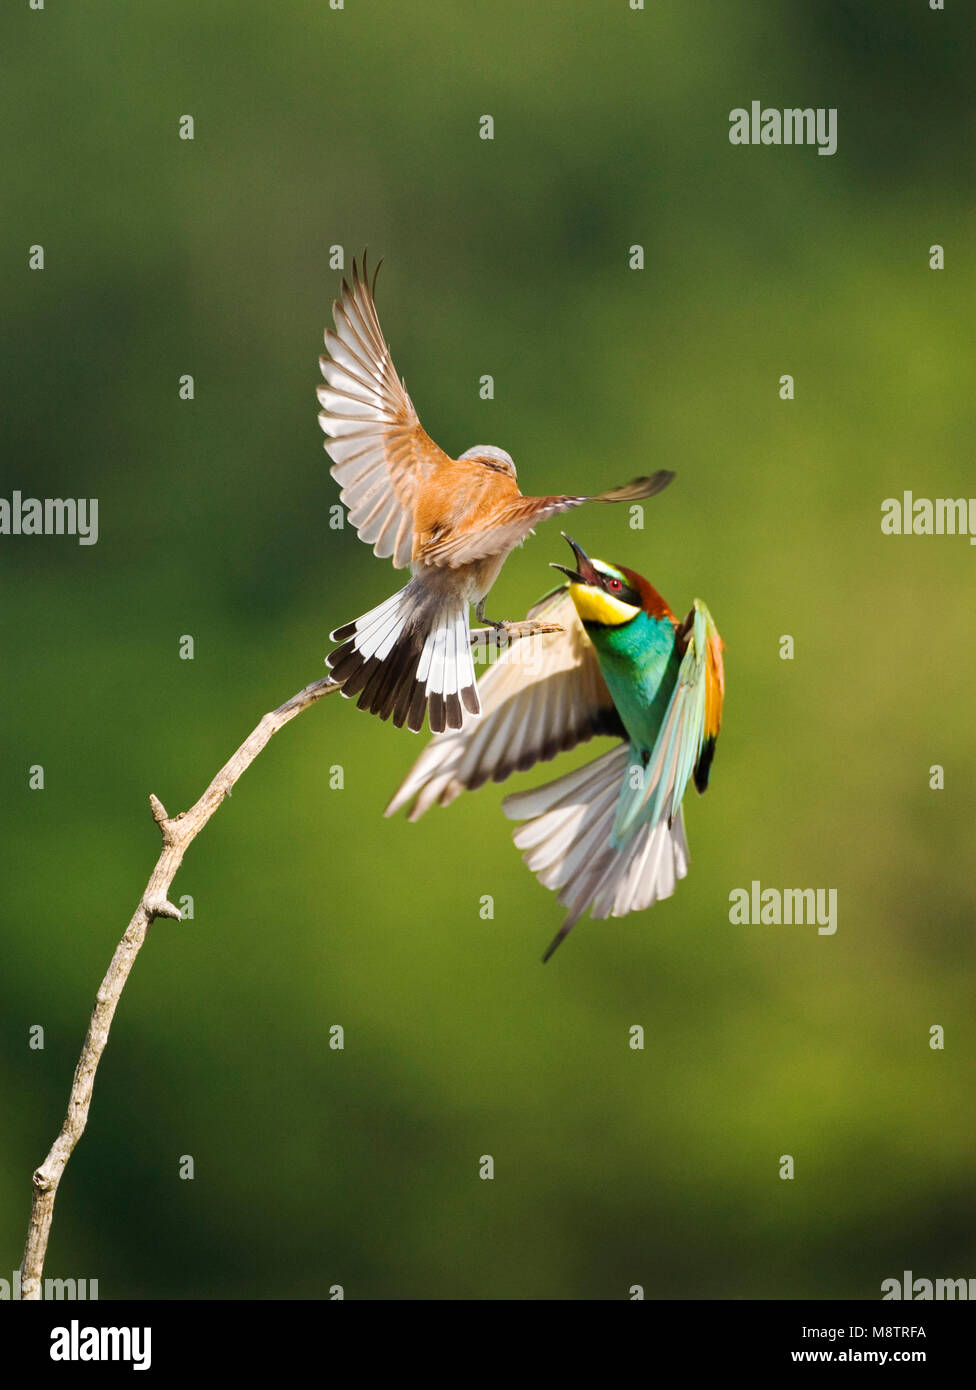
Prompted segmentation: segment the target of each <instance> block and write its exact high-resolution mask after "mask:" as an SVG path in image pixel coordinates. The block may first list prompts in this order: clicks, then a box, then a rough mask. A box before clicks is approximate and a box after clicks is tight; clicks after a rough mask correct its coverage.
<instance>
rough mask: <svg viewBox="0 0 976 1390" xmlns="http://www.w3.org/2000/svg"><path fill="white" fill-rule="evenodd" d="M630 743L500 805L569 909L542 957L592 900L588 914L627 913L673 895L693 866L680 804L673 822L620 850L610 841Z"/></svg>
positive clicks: (636, 835)
mask: <svg viewBox="0 0 976 1390" xmlns="http://www.w3.org/2000/svg"><path fill="white" fill-rule="evenodd" d="M631 756H632V755H631V749H630V748H629V746H628V745H627V744H626V743H622V744H620V745H619V747H617V748H614V749H611V751H610V752H609V753H604V755H603V757H602V758H597V759H596V761H595V762H592V763H587V764H586V766H585V767H581V768H578V769H577V770H576V771H575V772H570V773H567V775H566V776H565V777H560V778H558V779H557V780H556V781H555V782H547V783H546V785H545V786H542V787H535V788H534V789H533V790H532V791H527V792H518V793H516V794H515V795H514V796H507V797H506V798H505V800H504V801H503V802H502V810H503V811H504V812H505V814H506V816H508V817H509V819H510V820H525V821H526V822H527V823H526V824H525V825H523V826H521V827H520V828H519V829H518V830H516V832H515V835H514V837H513V838H514V840H515V844H516V845H517V846H518V848H519V849H522V850H525V854H524V856H523V858H524V859H525V862H526V864H528V866H529V868H530V869H531V870H532V871H533V873H535V874H536V875H537V876H538V879H539V882H540V883H542V884H544V885H545V886H546V887H547V888H554V889H558V890H559V901H560V902H561V903H563V904H564V905H565V906H566V907H568V908H569V916H568V917H567V918H566V921H565V922H564V923H563V925H562V927H561V928H560V930H559V932H558V934H557V935H556V937H555V939H554V941H553V942H552V944H551V945H550V947H549V949H548V950H547V951H546V954H545V955H544V956H543V958H542V959H543V960H544V961H545V960H548V959H549V957H550V956H551V955H552V953H553V951H555V949H556V947H557V946H558V945H559V944H560V942H561V941H562V940H563V938H564V937H565V936H567V935H568V934H569V932H570V931H571V930H572V928H573V927H574V926H575V924H576V923H577V922H578V921H579V919H580V917H582V915H583V913H584V912H585V911H586V909H587V907H589V909H590V916H591V917H594V918H597V919H602V918H604V917H623V916H625V915H626V914H627V913H628V912H637V911H640V910H641V909H642V908H645V907H650V906H651V904H652V903H655V902H657V901H658V900H659V899H661V898H669V897H670V896H671V894H672V893H673V892H674V890H675V885H676V884H677V881H678V879H679V878H684V876H685V875H686V874H687V872H688V842H687V840H686V839H685V831H684V825H683V823H682V819H681V810H680V808H679V810H678V814H677V815H676V816H675V817H674V820H673V821H672V823H671V824H670V825H668V823H667V820H662V821H659V822H658V823H657V825H651V824H649V823H647V824H644V825H640V826H637V827H636V828H635V829H634V830H633V832H632V833H631V835H630V836H629V837H628V839H627V840H626V842H625V843H624V844H623V845H622V847H621V848H620V849H614V848H613V846H612V845H611V844H610V835H611V832H612V830H613V822H614V816H615V814H616V809H617V801H618V799H619V796H620V788H621V785H622V783H623V781H624V778H625V777H626V774H627V768H628V766H629V764H630V761H631Z"/></svg>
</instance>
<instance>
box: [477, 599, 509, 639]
mask: <svg viewBox="0 0 976 1390" xmlns="http://www.w3.org/2000/svg"><path fill="white" fill-rule="evenodd" d="M474 616H475V617H476V618H477V619H478V622H479V623H487V624H488V626H489V627H493V628H494V629H495V631H496V632H507V631H508V629H509V627H510V626H511V624H510V623H507V622H504V621H503V622H496V620H495V619H494V618H489V617H488V615H487V614H486V613H485V600H484V599H482V600H481V601H480V603H478V604H477V606H476V607H475V610H474Z"/></svg>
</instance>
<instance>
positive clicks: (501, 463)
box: [461, 444, 518, 479]
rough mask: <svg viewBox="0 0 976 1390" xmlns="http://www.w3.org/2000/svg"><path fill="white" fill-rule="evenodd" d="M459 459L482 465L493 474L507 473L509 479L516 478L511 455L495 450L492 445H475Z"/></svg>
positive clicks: (501, 450)
mask: <svg viewBox="0 0 976 1390" xmlns="http://www.w3.org/2000/svg"><path fill="white" fill-rule="evenodd" d="M461 458H462V459H469V460H470V461H471V462H472V463H483V464H484V466H485V467H486V468H490V469H492V471H493V472H495V473H507V474H508V476H509V477H510V478H514V479H517V478H518V474H517V473H516V472H515V464H514V462H513V460H512V456H511V454H507V453H506V452H505V450H504V449H496V448H495V446H494V444H476V445H475V446H474V448H473V449H466V450H465V451H464V453H463V454H462V455H461Z"/></svg>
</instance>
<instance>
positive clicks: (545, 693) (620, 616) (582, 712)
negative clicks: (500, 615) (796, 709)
mask: <svg viewBox="0 0 976 1390" xmlns="http://www.w3.org/2000/svg"><path fill="white" fill-rule="evenodd" d="M566 539H567V540H568V541H569V544H570V545H571V546H572V548H573V554H574V556H575V559H576V567H575V569H568V568H566V567H565V566H563V565H556V566H555V568H556V569H561V570H563V572H564V573H565V574H566V575H567V576H568V580H569V582H568V583H567V584H564V585H562V586H560V587H559V588H558V589H555V590H553V592H552V593H550V594H547V595H546V597H545V598H543V599H540V601H539V602H538V603H537V604H536V605H535V606H534V607H533V608H532V609H531V610H530V611H529V615H528V616H529V618H534V619H537V620H540V621H550V622H553V623H556V624H558V625H559V627H560V628H561V631H560V632H558V633H556V634H553V635H549V636H541V637H540V636H534V637H531V638H529V639H528V640H529V642H530V643H533V644H538V647H537V650H536V653H535V655H534V658H533V659H532V660H527V659H526V658H525V656H524V654H523V653H522V652H521V651H520V647H521V645H522V644H520V643H515V644H513V645H512V646H510V647H508V649H507V650H506V651H505V652H504V653H503V654H502V655H501V656H500V657H499V658H498V659H497V660H496V661H495V662H494V664H493V665H492V666H491V667H490V668H489V669H488V671H487V672H486V673H485V674H484V675H483V676H482V679H481V682H480V684H479V687H478V689H479V694H480V696H481V703H482V709H483V714H482V717H481V719H479V720H477V721H475V722H473V723H469V724H467V725H466V726H465V727H464V728H462V729H461V730H459V731H457V732H451V733H445V734H442V735H440V736H438V737H437V738H433V739H431V741H430V743H429V744H428V745H427V747H426V748H425V749H424V751H423V753H422V754H421V755H420V757H419V758H418V760H417V762H416V763H415V764H414V766H413V768H412V769H411V771H410V773H409V774H408V776H407V778H406V780H405V781H404V783H403V785H402V786H401V787H400V789H399V790H398V791H397V792H396V794H395V795H394V797H393V799H392V801H391V802H390V804H389V806H388V807H387V808H386V814H387V815H388V816H390V815H393V814H394V813H395V812H396V811H398V810H400V809H401V808H402V807H404V806H407V805H408V804H409V803H410V802H412V803H413V805H412V806H411V808H410V812H409V819H410V820H416V819H417V818H418V817H419V816H421V815H423V813H424V812H425V811H426V810H428V809H429V808H430V807H431V806H434V805H439V806H447V805H449V804H450V803H451V802H452V801H453V800H454V799H455V798H456V797H457V796H459V795H460V794H461V792H462V791H465V790H473V789H475V788H476V787H480V786H482V785H483V784H484V783H485V782H487V781H489V780H491V781H495V782H502V781H504V780H505V778H507V777H508V776H509V775H510V774H511V773H513V772H516V771H518V772H524V771H525V770H526V769H527V768H530V767H532V766H533V764H535V763H536V762H545V761H548V760H549V759H551V758H554V757H555V756H556V754H557V753H560V752H563V751H565V750H566V749H569V748H573V747H575V746H576V745H577V744H578V743H583V742H585V741H586V740H588V739H590V738H592V737H593V736H594V735H595V734H609V735H610V736H611V737H613V738H616V739H617V740H618V743H617V746H616V748H612V749H611V750H610V751H609V752H608V753H604V754H603V755H602V756H601V757H598V758H596V759H595V760H594V761H593V762H589V763H586V764H585V765H584V766H583V767H581V768H578V769H577V770H576V771H574V772H569V773H567V774H566V775H565V776H564V777H560V778H558V779H557V780H556V781H554V782H547V783H546V784H545V785H544V786H541V787H535V788H533V789H532V790H531V791H525V792H517V793H515V794H514V795H512V796H508V797H506V798H505V800H504V801H503V803H502V809H503V810H504V812H505V814H506V816H508V817H509V818H510V819H511V820H520V821H524V822H525V824H524V825H522V826H521V827H520V828H519V829H518V830H517V831H516V832H515V834H514V840H515V844H516V845H517V846H518V848H519V849H521V850H524V851H525V853H524V858H525V862H526V863H527V864H528V866H529V868H530V869H532V870H533V871H534V873H535V874H536V875H537V876H538V878H539V881H540V882H541V883H542V884H544V885H545V887H547V888H551V889H554V890H556V891H557V892H558V894H559V899H558V900H559V902H560V903H562V904H563V905H564V906H565V907H566V908H567V909H568V914H569V915H568V916H567V918H566V920H565V921H564V922H563V925H562V927H561V928H560V930H559V932H558V933H557V935H556V937H555V939H554V940H553V942H552V944H551V945H550V946H549V949H548V950H547V951H546V953H545V955H544V956H543V960H544V961H545V960H548V959H549V957H550V956H551V955H552V953H553V951H554V950H555V949H556V947H557V946H558V945H559V944H560V942H561V941H562V940H563V939H564V938H565V937H566V935H567V934H568V933H569V931H570V930H571V929H572V927H573V926H574V925H575V923H576V922H577V921H578V920H579V919H580V917H581V916H582V915H583V913H584V912H585V911H586V910H587V908H589V911H590V916H591V917H593V918H596V919H602V918H606V917H610V916H613V917H623V916H625V915H626V914H627V913H628V912H635V911H639V910H641V909H643V908H646V907H650V906H651V904H652V903H655V902H658V901H659V900H660V899H662V898H668V897H670V896H671V894H672V893H673V892H674V890H675V886H676V884H677V881H678V879H679V878H684V877H685V875H686V874H687V872H688V842H687V840H686V839H685V831H684V822H683V818H682V812H681V802H682V798H683V796H684V793H685V789H686V788H687V786H688V783H689V781H691V780H692V778H693V779H694V783H695V786H696V788H697V789H698V791H699V792H700V793H703V792H704V791H705V789H706V788H707V786H708V779H709V772H710V770H711V765H712V758H713V756H714V752H715V741H716V739H717V738H718V733H719V726H720V724H721V719H722V702H723V699H724V694H725V676H724V668H723V663H722V651H723V649H724V643H723V642H722V639H721V637H720V636H719V634H718V630H717V628H716V627H715V623H714V621H713V620H712V616H711V614H710V613H709V611H708V609H707V608H706V607H705V605H704V603H702V602H701V600H700V599H696V600H695V602H694V604H693V606H692V608H691V611H690V612H689V614H688V616H687V617H686V618H685V619H684V620H683V621H682V620H679V619H678V618H677V617H676V616H675V614H674V613H673V612H672V611H671V609H670V608H669V607H668V605H667V603H666V602H665V601H664V599H663V598H662V597H661V595H660V594H659V593H658V592H657V590H656V589H655V588H653V587H652V585H651V584H649V583H648V581H647V580H646V579H644V578H643V577H642V576H641V575H639V574H636V573H635V572H634V571H633V570H629V569H624V568H623V566H617V565H608V564H606V563H605V562H604V561H602V560H591V559H590V558H589V556H587V555H586V554H585V552H584V551H583V550H582V549H581V547H580V546H578V545H577V544H576V542H575V541H572V540H569V537H568V536H567V537H566Z"/></svg>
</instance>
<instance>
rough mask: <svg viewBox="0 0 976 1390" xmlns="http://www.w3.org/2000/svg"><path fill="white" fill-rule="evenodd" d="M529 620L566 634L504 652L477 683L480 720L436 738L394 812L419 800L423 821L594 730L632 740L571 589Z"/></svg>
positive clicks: (416, 811)
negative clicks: (549, 624) (468, 793)
mask: <svg viewBox="0 0 976 1390" xmlns="http://www.w3.org/2000/svg"><path fill="white" fill-rule="evenodd" d="M527 618H529V619H531V618H535V619H538V620H540V621H542V620H545V621H546V622H552V623H558V624H559V625H560V626H561V627H562V629H563V631H562V632H555V633H546V634H540V635H538V636H535V637H527V638H523V639H522V640H521V641H518V642H514V643H513V644H512V645H511V646H510V647H508V648H507V650H506V651H505V652H503V653H502V654H501V655H500V656H499V657H498V659H497V660H496V661H495V662H494V663H493V665H492V666H491V667H489V669H488V671H487V672H486V673H485V675H484V676H482V678H481V680H480V681H479V682H478V696H479V699H480V700H481V709H482V713H481V717H480V718H479V719H474V720H471V721H469V722H466V723H465V725H464V727H463V728H461V729H458V730H456V731H451V732H449V733H445V734H438V735H436V736H435V737H434V738H432V739H431V741H430V743H428V745H427V747H426V748H425V749H424V751H423V753H421V755H420V757H419V758H418V759H417V761H416V763H415V764H414V766H413V768H412V769H411V771H410V773H409V775H408V776H407V778H406V780H405V781H404V783H403V785H402V786H401V787H400V789H399V790H398V791H397V792H396V794H395V795H394V797H393V799H392V801H391V802H390V804H389V806H388V807H387V808H386V814H387V815H388V816H391V815H393V813H394V812H395V811H398V810H400V809H401V807H403V806H406V805H407V804H408V803H409V802H410V801H413V799H414V797H416V800H415V801H414V802H413V806H412V807H411V810H410V814H409V819H410V820H416V819H417V818H418V817H419V816H422V815H423V813H424V812H425V811H426V810H428V809H429V808H430V807H431V806H434V805H438V806H448V805H450V803H451V802H452V801H453V800H454V799H455V797H457V796H460V794H461V792H462V791H465V790H474V789H475V788H476V787H480V786H482V785H483V784H484V783H485V782H487V781H489V780H491V781H495V782H503V781H504V780H505V778H506V777H508V776H509V774H510V773H512V772H516V771H518V772H524V771H525V769H526V768H529V767H532V765H533V764H534V763H537V762H548V761H549V760H550V759H551V758H554V757H555V756H556V754H557V753H560V752H563V751H564V750H565V749H568V748H573V747H575V746H576V744H577V743H584V742H586V740H588V739H590V738H592V737H593V735H594V734H610V735H612V736H613V737H615V738H621V739H625V738H626V737H627V734H626V731H625V729H624V726H623V723H622V722H621V719H620V715H619V714H618V713H617V711H616V708H615V707H614V703H613V701H612V699H611V698H610V692H609V690H608V689H607V687H606V684H605V682H604V679H603V677H602V675H601V674H600V667H599V664H598V662H597V658H596V652H595V651H594V649H593V644H592V642H591V641H590V639H589V638H588V637H587V635H586V632H585V631H584V629H583V625H582V623H581V622H580V620H579V617H578V615H577V613H576V609H575V607H574V605H573V601H572V599H571V598H570V596H569V590H568V586H566V585H563V586H562V587H561V588H559V589H554V590H553V592H552V593H550V594H547V595H546V597H545V598H543V599H540V600H539V602H538V603H537V604H536V605H535V606H534V607H533V608H530V610H529V612H528V614H527Z"/></svg>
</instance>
